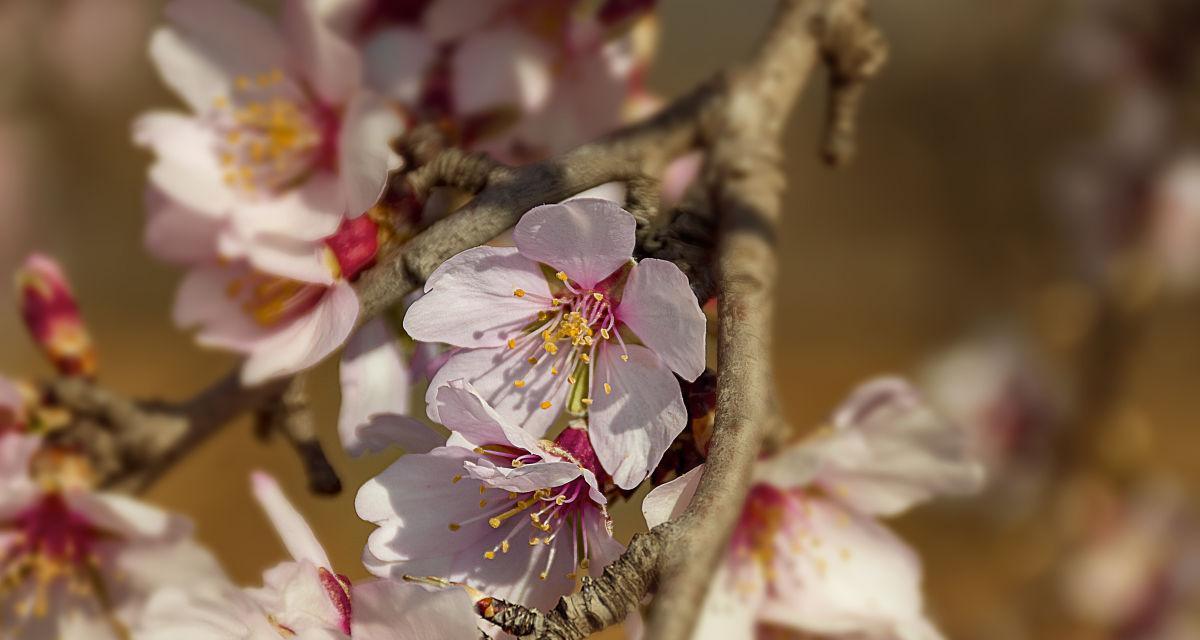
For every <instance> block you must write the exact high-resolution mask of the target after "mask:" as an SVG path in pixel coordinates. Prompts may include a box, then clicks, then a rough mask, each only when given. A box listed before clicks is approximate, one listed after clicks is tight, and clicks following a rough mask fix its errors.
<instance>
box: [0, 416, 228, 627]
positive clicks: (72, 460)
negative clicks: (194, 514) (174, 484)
mask: <svg viewBox="0 0 1200 640" xmlns="http://www.w3.org/2000/svg"><path fill="white" fill-rule="evenodd" d="M189 529H190V527H189V525H188V523H187V522H186V521H184V520H183V519H182V518H180V517H177V516H173V515H169V514H167V513H164V512H162V511H160V510H158V509H156V508H154V507H151V506H149V505H146V504H143V503H141V502H138V501H136V500H134V499H132V498H129V497H126V496H122V495H116V494H110V493H103V492H98V491H95V490H94V489H93V486H92V481H91V478H90V477H89V470H88V466H87V463H86V461H84V460H83V458H82V457H81V456H79V455H78V454H75V453H72V452H65V451H59V450H55V449H53V448H44V447H43V446H42V440H41V438H39V437H37V436H31V435H26V434H22V433H15V432H9V433H4V434H3V435H0V575H3V576H5V581H4V583H3V584H2V585H0V636H3V637H6V638H7V637H31V638H65V639H72V638H76V639H79V640H84V639H87V640H95V639H101V640H103V639H105V638H111V639H113V640H117V639H119V638H126V637H128V630H129V628H130V625H131V624H132V623H133V621H134V620H135V619H136V618H137V617H138V616H139V615H140V611H141V609H142V607H143V606H144V605H145V602H146V600H147V599H148V598H149V597H150V594H151V593H152V592H153V591H155V590H157V589H159V588H163V587H166V586H170V585H198V584H206V583H219V582H221V581H223V580H224V579H225V578H224V575H223V574H222V572H221V570H220V568H219V567H218V566H217V564H216V562H215V561H214V560H213V558H212V556H211V555H209V554H208V552H207V551H204V550H203V549H201V548H200V547H199V546H197V545H196V544H195V543H194V542H192V540H191V537H190V532H189Z"/></svg>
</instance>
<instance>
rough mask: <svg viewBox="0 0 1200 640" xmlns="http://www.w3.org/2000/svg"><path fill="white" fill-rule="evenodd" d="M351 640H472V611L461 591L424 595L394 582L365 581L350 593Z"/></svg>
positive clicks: (475, 629) (474, 634)
mask: <svg viewBox="0 0 1200 640" xmlns="http://www.w3.org/2000/svg"><path fill="white" fill-rule="evenodd" d="M350 601H351V602H352V603H353V605H354V617H353V618H352V620H351V630H350V635H351V636H352V637H353V638H354V639H355V640H415V639H417V638H440V639H444V640H476V639H477V638H478V637H479V629H478V627H476V626H475V620H476V616H475V610H474V605H473V604H472V602H471V598H469V597H468V596H467V593H466V591H464V590H462V589H447V590H444V591H426V590H425V589H423V588H421V587H420V586H417V585H415V584H408V583H404V582H398V581H395V580H386V579H381V580H368V581H365V582H359V583H356V584H355V585H354V586H353V587H352V590H351V595H350Z"/></svg>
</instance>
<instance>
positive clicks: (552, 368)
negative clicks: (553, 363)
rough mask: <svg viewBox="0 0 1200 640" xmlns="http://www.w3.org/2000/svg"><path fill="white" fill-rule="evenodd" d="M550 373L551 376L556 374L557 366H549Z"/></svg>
mask: <svg viewBox="0 0 1200 640" xmlns="http://www.w3.org/2000/svg"><path fill="white" fill-rule="evenodd" d="M550 375H552V376H556V375H558V367H550Z"/></svg>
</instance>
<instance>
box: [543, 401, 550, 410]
mask: <svg viewBox="0 0 1200 640" xmlns="http://www.w3.org/2000/svg"><path fill="white" fill-rule="evenodd" d="M550 406H551V405H550V401H549V400H546V401H545V402H543V403H542V408H543V409H549V408H550Z"/></svg>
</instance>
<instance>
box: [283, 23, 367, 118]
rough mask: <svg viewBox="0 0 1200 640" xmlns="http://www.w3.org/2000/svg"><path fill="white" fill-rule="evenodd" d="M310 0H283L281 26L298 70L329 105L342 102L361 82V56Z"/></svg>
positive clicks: (348, 97)
mask: <svg viewBox="0 0 1200 640" xmlns="http://www.w3.org/2000/svg"><path fill="white" fill-rule="evenodd" d="M313 4H314V3H312V2H310V1H309V0H285V1H284V3H283V30H284V33H285V34H286V36H287V41H288V44H289V45H291V48H292V56H293V58H292V59H293V61H294V64H296V65H298V67H299V68H298V69H297V71H299V72H300V73H302V74H303V75H304V76H305V77H306V78H307V79H308V84H309V86H310V87H311V88H312V89H313V90H314V91H315V92H316V94H317V97H318V98H320V100H321V101H322V102H324V103H325V104H328V105H344V104H346V102H347V101H348V100H349V99H350V97H351V96H352V95H353V94H354V92H355V91H357V90H358V88H359V87H360V85H361V84H362V58H361V57H360V56H359V54H358V52H357V51H355V49H354V47H353V46H351V44H350V43H349V42H346V41H345V40H344V39H342V37H341V36H339V35H338V34H337V33H335V32H334V31H333V29H331V28H330V27H329V25H327V24H326V23H325V22H324V21H323V20H321V16H320V15H319V14H318V12H317V11H316V10H314V7H313Z"/></svg>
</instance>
